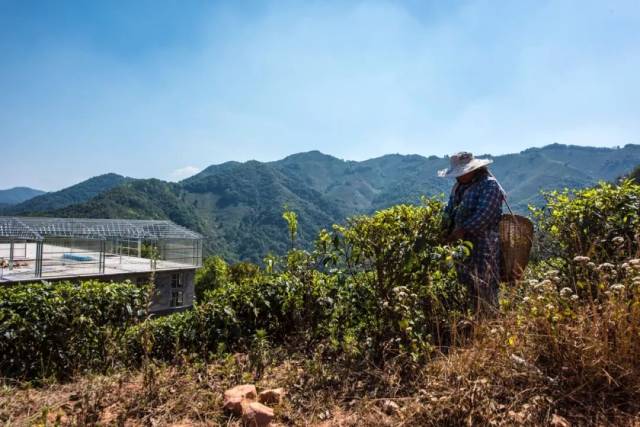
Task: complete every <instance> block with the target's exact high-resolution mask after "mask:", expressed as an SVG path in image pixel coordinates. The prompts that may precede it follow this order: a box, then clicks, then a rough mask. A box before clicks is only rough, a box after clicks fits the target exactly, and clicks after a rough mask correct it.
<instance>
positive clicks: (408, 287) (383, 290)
mask: <svg viewBox="0 0 640 427" xmlns="http://www.w3.org/2000/svg"><path fill="white" fill-rule="evenodd" d="M442 208H443V206H442V204H441V202H439V201H437V200H424V202H423V205H422V206H419V207H414V206H408V205H400V206H395V207H393V208H390V209H386V210H383V211H380V212H377V213H376V214H374V215H372V216H370V217H366V216H361V217H356V218H352V219H350V220H349V221H348V222H347V225H346V226H334V234H333V237H332V238H331V239H330V238H329V236H327V235H326V234H324V233H321V235H320V238H319V240H318V244H319V246H320V247H321V248H325V247H326V243H327V242H328V240H329V239H330V240H332V249H331V250H329V251H327V252H325V253H323V256H324V258H323V263H324V264H325V265H327V266H331V267H333V268H334V270H333V273H334V274H336V275H338V277H344V279H343V280H344V282H345V286H344V287H341V288H340V294H339V295H338V301H340V304H341V307H340V308H339V310H338V313H341V314H342V315H341V316H337V317H336V318H335V319H334V325H333V327H334V328H336V327H337V328H338V329H342V332H340V333H339V334H338V335H339V336H342V337H345V338H347V339H348V341H352V342H353V343H356V342H357V343H360V346H361V350H364V351H367V352H368V355H369V356H370V357H371V358H372V359H374V360H384V359H386V358H387V357H389V356H394V355H397V354H400V353H406V354H409V355H411V356H412V357H413V358H414V359H417V358H419V357H425V356H427V355H428V351H429V348H430V346H431V345H432V344H433V343H435V342H437V343H443V340H446V339H447V336H448V332H449V331H448V326H449V324H450V319H451V317H452V316H453V317H455V316H457V315H459V314H460V313H461V312H462V311H463V310H464V309H465V301H466V299H465V291H464V289H463V288H462V287H461V286H460V285H459V284H458V283H457V282H456V280H455V279H456V276H455V271H454V268H453V267H454V263H455V261H456V260H457V259H460V258H461V257H464V256H465V255H466V254H468V251H467V250H466V248H465V247H463V246H460V247H454V248H452V247H449V246H442V244H441V230H442V224H441V219H442ZM345 291H346V293H345ZM354 313H357V314H356V315H354ZM334 314H335V313H334ZM362 343H364V344H365V345H362ZM343 344H345V343H343Z"/></svg>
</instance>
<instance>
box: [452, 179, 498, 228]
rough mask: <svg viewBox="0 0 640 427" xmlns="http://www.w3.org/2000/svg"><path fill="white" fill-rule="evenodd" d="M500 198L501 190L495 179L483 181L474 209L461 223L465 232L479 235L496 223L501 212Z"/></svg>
mask: <svg viewBox="0 0 640 427" xmlns="http://www.w3.org/2000/svg"><path fill="white" fill-rule="evenodd" d="M502 199H503V196H502V190H501V189H500V185H499V184H498V183H497V182H496V181H495V180H492V179H489V180H486V181H485V182H483V185H482V188H480V189H479V192H478V204H477V206H476V209H475V211H474V212H473V214H472V215H471V216H470V217H469V218H468V219H467V220H465V221H464V223H463V224H462V228H463V229H464V231H465V233H469V234H471V235H474V236H480V235H482V234H484V233H485V231H486V230H487V229H488V228H489V227H490V226H491V225H492V224H494V223H497V221H498V220H499V218H500V215H501V214H502Z"/></svg>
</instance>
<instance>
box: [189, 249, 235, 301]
mask: <svg viewBox="0 0 640 427" xmlns="http://www.w3.org/2000/svg"><path fill="white" fill-rule="evenodd" d="M228 280H229V266H228V264H227V263H226V262H225V261H224V259H222V258H221V257H218V256H212V257H209V258H207V259H205V260H204V262H203V264H202V267H201V268H200V269H198V270H197V271H196V278H195V293H196V300H197V301H202V299H203V297H204V294H205V292H207V291H210V290H213V289H218V288H220V287H222V286H224V285H225V284H226V283H227V282H228Z"/></svg>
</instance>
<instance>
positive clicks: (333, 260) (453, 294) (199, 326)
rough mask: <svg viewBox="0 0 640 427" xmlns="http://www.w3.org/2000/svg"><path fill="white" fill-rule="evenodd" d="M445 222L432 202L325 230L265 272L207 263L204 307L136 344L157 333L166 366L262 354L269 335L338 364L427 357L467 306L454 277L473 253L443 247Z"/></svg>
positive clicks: (156, 349)
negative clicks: (189, 357)
mask: <svg viewBox="0 0 640 427" xmlns="http://www.w3.org/2000/svg"><path fill="white" fill-rule="evenodd" d="M441 214H442V204H441V202H439V201H436V200H425V202H424V204H423V205H422V206H419V207H414V206H407V205H403V206H397V207H394V208H391V209H388V210H384V211H381V212H378V213H376V214H375V215H373V216H371V217H365V216H360V217H356V218H353V219H351V220H349V221H348V223H347V225H345V226H335V227H334V230H333V231H332V232H331V233H330V232H327V231H322V232H321V233H320V235H319V237H318V240H317V247H316V250H314V251H313V252H306V251H303V250H292V251H290V252H289V254H288V255H287V256H286V257H284V258H283V259H281V260H277V259H274V258H273V257H271V258H270V262H269V268H268V269H266V270H261V269H259V268H258V267H257V266H255V265H253V264H248V263H240V264H236V265H234V266H231V267H227V266H226V265H225V264H224V262H223V261H222V260H220V259H210V260H207V262H206V263H205V268H204V269H203V270H204V271H203V272H202V273H199V277H198V279H197V286H198V287H199V289H201V291H199V292H201V295H202V297H201V298H199V301H200V302H201V303H200V304H198V305H197V306H196V307H195V308H194V310H193V311H192V312H189V313H181V314H177V315H173V316H168V317H166V318H162V319H157V320H152V321H150V322H147V324H145V325H142V326H140V327H136V329H137V331H135V332H132V334H133V335H132V340H131V341H130V342H132V343H135V342H136V339H137V338H136V336H140V335H141V330H142V328H150V330H151V332H152V333H151V335H152V336H153V337H154V338H153V339H152V341H153V343H154V344H153V350H152V354H153V355H155V356H156V357H162V358H165V359H167V358H168V359H171V358H173V357H175V356H176V354H179V353H180V352H186V353H189V354H190V353H197V354H200V355H202V356H205V357H206V356H207V355H209V354H210V353H211V352H216V351H217V350H218V349H219V348H220V346H221V345H223V346H224V347H225V348H227V349H232V348H237V347H238V346H240V347H245V348H252V349H253V350H252V351H253V352H254V353H256V354H261V352H262V350H260V349H261V348H262V349H263V348H264V340H265V337H268V338H269V340H271V341H272V342H274V343H280V344H284V343H289V344H294V345H296V347H298V348H301V349H304V348H313V347H314V346H315V345H317V344H318V343H321V342H324V343H326V344H327V345H326V346H325V348H326V351H328V352H329V353H332V354H334V355H335V356H336V357H340V358H350V359H353V358H356V357H357V358H360V360H368V361H371V362H374V363H383V362H384V361H385V360H388V359H389V358H390V357H396V356H398V355H401V354H405V355H408V356H410V357H411V358H412V359H413V360H418V359H423V358H425V357H428V356H429V353H430V350H431V348H432V345H433V344H436V343H443V342H445V341H446V339H447V337H448V334H449V331H448V328H449V325H450V323H451V322H450V319H451V316H456V315H459V314H460V313H461V312H462V311H463V310H464V309H465V303H466V299H465V298H464V296H465V293H464V290H463V289H462V287H461V286H460V285H458V284H457V282H456V281H455V272H454V269H453V266H454V262H455V260H456V259H457V258H459V257H462V256H464V255H465V250H464V247H455V248H451V247H448V246H442V245H441V244H440V243H439V234H440V228H441V224H440V221H441ZM221 272H224V273H223V274H220V273H221ZM256 343H258V344H259V345H258V344H256ZM256 346H257V347H256ZM134 347H135V346H134ZM260 366H261V365H260V364H258V367H257V368H256V369H257V370H260V369H261V368H260Z"/></svg>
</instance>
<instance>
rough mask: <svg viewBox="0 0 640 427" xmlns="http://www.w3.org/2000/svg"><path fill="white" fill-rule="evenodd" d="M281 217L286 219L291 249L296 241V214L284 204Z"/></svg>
mask: <svg viewBox="0 0 640 427" xmlns="http://www.w3.org/2000/svg"><path fill="white" fill-rule="evenodd" d="M282 218H283V219H284V220H285V221H287V226H288V227H289V239H290V240H291V249H293V248H294V246H295V243H296V235H297V234H298V215H296V213H295V212H294V211H292V210H289V209H288V208H287V207H286V206H285V211H284V213H283V214H282Z"/></svg>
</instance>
